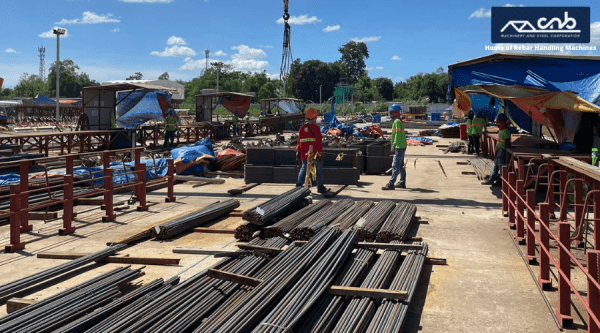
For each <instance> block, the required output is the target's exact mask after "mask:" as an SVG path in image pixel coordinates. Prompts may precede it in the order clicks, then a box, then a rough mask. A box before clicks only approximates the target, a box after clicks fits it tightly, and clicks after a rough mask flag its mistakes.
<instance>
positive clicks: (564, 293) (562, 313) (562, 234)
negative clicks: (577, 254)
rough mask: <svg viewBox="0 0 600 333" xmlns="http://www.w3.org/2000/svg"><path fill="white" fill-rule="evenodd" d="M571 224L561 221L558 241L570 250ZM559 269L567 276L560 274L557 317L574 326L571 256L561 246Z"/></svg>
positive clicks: (567, 324) (559, 249) (561, 322)
mask: <svg viewBox="0 0 600 333" xmlns="http://www.w3.org/2000/svg"><path fill="white" fill-rule="evenodd" d="M570 231H571V224H570V223H569V222H560V223H559V224H558V241H559V242H560V243H561V244H562V245H564V246H565V247H566V248H567V249H568V250H569V251H570V249H571V246H570V244H569V243H570V237H571V235H570ZM557 268H558V269H560V270H561V271H562V272H563V273H564V274H565V275H566V276H567V278H564V277H563V276H562V275H561V274H558V305H557V307H556V311H555V314H556V318H557V319H558V321H559V322H560V325H561V326H562V327H563V328H565V327H566V328H568V327H571V326H573V317H571V288H570V287H569V284H568V283H567V281H570V280H571V258H570V257H569V254H568V253H567V252H565V251H564V250H563V249H562V248H561V247H558V267H557Z"/></svg>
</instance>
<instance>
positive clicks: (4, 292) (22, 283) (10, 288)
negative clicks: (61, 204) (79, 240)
mask: <svg viewBox="0 0 600 333" xmlns="http://www.w3.org/2000/svg"><path fill="white" fill-rule="evenodd" d="M125 247H126V245H123V244H118V245H114V246H109V247H107V248H105V249H104V250H102V251H99V252H96V253H91V254H88V255H86V256H83V257H81V258H78V259H75V260H71V261H69V262H67V263H64V264H62V265H59V266H56V267H53V268H50V269H47V270H45V271H43V272H39V273H37V274H33V275H30V276H27V277H24V278H21V279H19V280H17V281H15V282H11V283H8V284H5V285H3V286H0V298H3V297H6V296H8V295H10V294H13V293H15V292H17V291H21V290H23V289H26V288H29V287H31V286H33V285H35V284H37V283H40V282H42V281H46V280H49V279H51V278H54V277H57V276H59V275H61V274H64V273H67V272H70V271H72V270H74V269H76V268H79V267H81V266H83V265H86V264H89V263H91V262H93V261H98V260H101V259H103V258H106V257H108V256H110V255H113V254H115V253H116V252H117V251H119V250H121V249H124V248H125Z"/></svg>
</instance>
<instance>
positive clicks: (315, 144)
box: [296, 109, 328, 193]
mask: <svg viewBox="0 0 600 333" xmlns="http://www.w3.org/2000/svg"><path fill="white" fill-rule="evenodd" d="M317 116H318V113H317V110H315V109H308V110H307V111H306V123H305V124H304V125H302V127H301V128H300V132H299V133H298V145H297V146H296V149H297V150H298V152H299V153H300V158H301V159H302V168H300V173H299V174H298V181H297V182H296V186H302V185H304V182H305V179H306V171H307V169H308V159H309V156H308V155H309V152H310V148H311V147H312V154H313V155H314V159H315V162H316V171H317V191H318V192H319V193H326V192H327V191H328V189H327V188H326V187H325V185H324V179H323V159H324V158H323V141H322V138H321V129H320V128H319V126H317Z"/></svg>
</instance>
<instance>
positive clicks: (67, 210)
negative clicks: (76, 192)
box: [58, 165, 75, 235]
mask: <svg viewBox="0 0 600 333" xmlns="http://www.w3.org/2000/svg"><path fill="white" fill-rule="evenodd" d="M67 167H68V165H67ZM64 180H65V186H64V193H65V194H64V198H65V202H64V203H63V227H62V228H61V229H60V230H58V234H59V235H68V234H71V233H73V232H74V231H75V227H74V226H73V225H72V222H73V175H72V174H67V175H65V177H64Z"/></svg>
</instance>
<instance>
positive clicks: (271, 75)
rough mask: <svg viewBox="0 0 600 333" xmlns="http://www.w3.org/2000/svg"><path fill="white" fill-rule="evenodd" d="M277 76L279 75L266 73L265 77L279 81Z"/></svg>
mask: <svg viewBox="0 0 600 333" xmlns="http://www.w3.org/2000/svg"><path fill="white" fill-rule="evenodd" d="M279 75H280V74H279V73H275V74H270V73H267V77H268V78H269V79H271V80H279Z"/></svg>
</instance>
